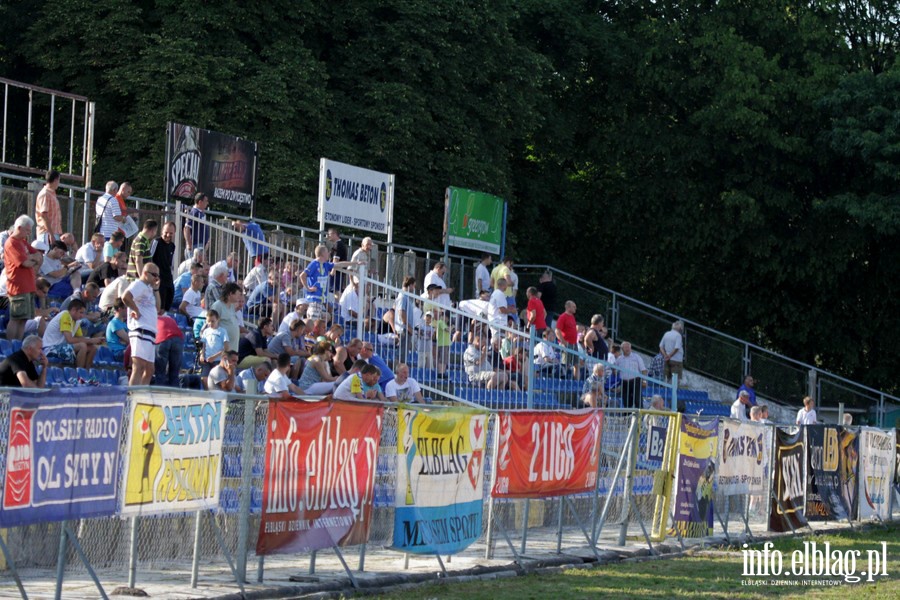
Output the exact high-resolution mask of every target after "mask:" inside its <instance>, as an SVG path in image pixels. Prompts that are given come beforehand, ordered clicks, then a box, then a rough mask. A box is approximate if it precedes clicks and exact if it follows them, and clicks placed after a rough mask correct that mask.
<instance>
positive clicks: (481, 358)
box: [463, 336, 507, 390]
mask: <svg viewBox="0 0 900 600" xmlns="http://www.w3.org/2000/svg"><path fill="white" fill-rule="evenodd" d="M488 350H489V346H488V345H487V344H482V342H481V336H475V337H474V338H472V343H471V344H469V346H468V347H467V348H466V351H465V352H464V353H463V363H464V364H465V367H466V375H467V376H468V378H469V383H475V384H484V385H485V387H486V388H487V389H489V390H496V389H503V388H504V387H506V381H507V377H506V373H505V372H503V371H494V369H493V368H491V363H490V361H489V360H488Z"/></svg>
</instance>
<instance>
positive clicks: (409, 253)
mask: <svg viewBox="0 0 900 600" xmlns="http://www.w3.org/2000/svg"><path fill="white" fill-rule="evenodd" d="M4 180H9V181H11V182H13V183H14V185H13V186H12V187H10V186H4ZM29 182H31V183H36V182H37V180H35V179H33V178H28V177H24V176H21V175H11V174H0V210H2V212H3V213H4V214H16V211H17V210H21V209H22V208H23V207H24V208H26V209H27V210H28V212H32V213H33V209H34V194H36V193H37V188H36V189H34V190H33V191H32V192H23V191H22V190H21V186H22V185H23V184H27V183H29ZM60 188H61V189H62V190H63V191H62V192H60V201H61V204H62V205H63V206H62V209H63V214H64V215H68V221H67V223H68V227H67V230H69V231H77V230H78V229H79V227H80V228H81V229H82V231H83V234H84V235H83V237H84V239H86V237H87V236H86V234H87V230H88V226H89V224H91V223H93V216H88V215H93V205H94V201H95V200H96V198H97V197H99V196H100V195H101V194H102V192H101V191H99V190H85V189H84V188H80V187H77V186H70V185H65V184H64V185H61V186H60ZM29 194H30V195H29ZM130 201H131V202H133V203H134V205H135V207H136V208H137V210H138V211H140V212H141V214H146V215H156V216H160V215H170V216H172V215H174V212H175V208H174V205H173V204H168V205H166V203H164V202H160V201H158V200H151V199H147V198H141V197H135V196H133V197H132V198H131V199H130ZM85 202H87V206H86V205H85ZM7 210H8V211H9V212H7ZM19 214H21V213H19ZM207 214H208V217H209V218H210V219H211V221H212V222H218V223H225V222H228V221H232V220H246V219H247V217H246V216H241V215H235V214H231V213H226V212H219V211H208V213H207ZM254 221H255V222H256V223H259V224H260V225H261V226H263V227H264V228H266V236H267V240H269V242H270V243H271V244H272V245H273V246H274V247H277V248H283V249H285V251H286V252H287V253H288V254H296V255H299V257H298V258H302V259H304V260H306V259H307V258H308V257H309V256H311V254H312V250H313V248H314V247H315V245H317V244H318V243H319V242H320V240H321V239H322V237H323V233H324V232H320V231H319V230H318V229H316V228H310V227H302V226H297V225H291V224H286V223H279V222H276V221H270V220H266V219H254ZM179 238H180V232H179ZM344 240H345V243H346V244H347V246H348V249H349V251H350V253H351V254H352V252H353V251H354V249H355V248H356V247H358V245H359V242H360V241H361V238H358V237H355V236H350V235H346V234H345V236H344ZM239 245H240V244H239V243H237V242H227V243H223V244H222V245H221V246H222V247H223V248H225V247H239ZM373 254H374V256H373V261H374V264H375V265H376V266H377V267H376V271H375V273H374V276H375V277H376V278H378V279H380V280H383V281H384V282H385V283H386V284H388V285H391V286H394V287H399V286H400V284H401V282H402V278H403V276H404V275H406V274H409V275H413V276H414V277H416V280H417V281H422V280H423V279H424V276H425V274H426V273H427V272H428V271H429V270H430V269H431V267H432V266H433V264H434V263H435V262H437V261H438V260H445V261H446V263H447V268H448V272H447V274H446V276H445V281H447V282H448V285H451V286H454V287H455V288H456V291H455V296H456V298H457V299H458V300H463V299H466V298H471V297H472V296H473V290H474V284H473V281H474V271H475V266H476V265H477V263H478V259H477V258H473V257H467V256H464V255H458V254H451V255H449V256H446V257H445V256H444V255H443V252H442V251H438V250H429V249H427V248H421V247H416V246H410V245H405V244H400V243H394V244H392V245H391V246H390V247H383V248H376V251H375V252H374V253H373ZM219 256H222V255H219ZM298 264H300V263H298ZM517 271H518V273H519V275H520V281H519V292H520V293H521V292H522V291H524V290H525V289H526V288H527V287H528V286H529V285H536V284H537V283H538V278H539V276H540V274H542V273H543V272H545V271H549V272H551V273H552V274H553V280H554V281H555V282H556V284H557V287H558V298H559V301H560V302H563V301H565V300H568V299H571V300H575V301H576V302H577V303H578V304H579V305H580V307H581V309H580V310H581V313H582V314H590V313H594V312H599V313H601V314H604V315H605V316H606V321H607V323H608V325H609V328H610V332H611V333H612V336H613V337H614V339H616V340H622V339H627V340H629V341H631V342H632V344H633V345H634V347H635V348H636V349H638V350H640V351H642V352H645V353H647V354H649V355H650V356H653V355H655V354H656V353H657V352H658V344H659V339H660V337H661V336H662V334H663V333H664V332H665V331H667V330H668V329H669V327H670V326H671V323H672V321H674V320H677V319H680V320H682V321H683V322H684V323H685V325H686V331H685V349H686V357H687V362H686V365H685V366H686V368H687V369H688V370H689V371H690V372H694V373H697V374H699V375H702V376H704V377H707V378H709V379H711V380H713V381H716V382H719V383H723V384H726V385H729V386H733V387H737V386H738V385H740V384H741V382H742V380H743V378H744V377H745V376H746V375H753V376H754V377H755V378H756V379H757V393H758V394H759V395H760V396H761V397H764V398H767V399H770V400H775V401H781V402H784V403H787V404H795V405H796V404H798V403H799V401H800V399H801V398H802V397H803V396H805V395H812V396H814V397H815V398H816V401H817V404H818V405H819V406H820V407H822V408H824V409H826V411H834V410H837V408H838V406H839V405H840V404H844V406H845V407H846V408H848V409H851V410H856V411H869V412H870V413H874V414H870V417H869V418H870V420H871V421H873V422H874V423H875V424H878V425H882V424H883V421H884V415H885V413H886V412H887V411H889V410H891V406H890V405H894V406H900V397H898V396H896V395H893V394H889V393H886V392H883V391H881V390H877V389H875V388H872V387H869V386H866V385H863V384H860V383H857V382H854V381H852V380H850V379H847V378H845V377H841V376H839V375H836V374H833V373H830V372H828V371H825V370H823V369H821V368H819V367H816V366H814V365H809V364H807V363H803V362H801V361H797V360H794V359H791V358H789V357H786V356H783V355H781V354H778V353H777V352H773V351H771V350H768V349H766V348H763V347H761V346H759V345H757V344H754V343H752V342H748V341H746V340H742V339H740V338H737V337H735V336H732V335H729V334H726V333H723V332H721V331H718V330H716V329H713V328H710V327H706V326H704V325H702V324H700V323H697V322H695V321H691V320H689V319H685V318H684V317H681V316H679V315H676V314H674V313H671V312H669V311H665V310H662V309H659V308H657V307H654V306H652V305H650V304H647V303H645V302H642V301H640V300H637V299H635V298H631V297H629V296H626V295H624V294H621V293H618V292H616V291H614V290H611V289H609V288H606V287H603V286H601V285H598V284H596V283H594V282H591V281H588V280H586V279H584V278H581V277H577V276H575V275H572V274H570V273H566V272H564V271H561V270H559V269H556V268H554V267H552V266H549V265H518V266H517ZM520 297H521V296H520ZM557 308H559V307H557ZM727 400H730V398H729V399H727Z"/></svg>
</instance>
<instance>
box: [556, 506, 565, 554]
mask: <svg viewBox="0 0 900 600" xmlns="http://www.w3.org/2000/svg"><path fill="white" fill-rule="evenodd" d="M565 498H566V497H565V496H560V497H559V498H558V500H559V515H558V522H557V524H556V553H557V554H562V533H563V501H564V500H565Z"/></svg>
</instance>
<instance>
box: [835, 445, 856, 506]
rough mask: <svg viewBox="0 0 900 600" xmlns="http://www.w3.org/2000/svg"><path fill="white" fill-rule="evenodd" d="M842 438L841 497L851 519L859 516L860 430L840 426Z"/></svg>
mask: <svg viewBox="0 0 900 600" xmlns="http://www.w3.org/2000/svg"><path fill="white" fill-rule="evenodd" d="M838 438H839V439H840V440H841V458H840V460H841V466H840V478H841V498H842V499H843V501H844V507H845V509H846V510H847V514H848V515H849V516H850V518H851V519H856V518H857V511H858V510H859V430H858V429H857V428H855V427H854V428H849V427H838Z"/></svg>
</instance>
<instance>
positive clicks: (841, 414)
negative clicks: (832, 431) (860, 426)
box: [837, 402, 844, 425]
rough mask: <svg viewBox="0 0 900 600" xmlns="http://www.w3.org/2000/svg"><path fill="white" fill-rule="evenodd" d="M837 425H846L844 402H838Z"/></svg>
mask: <svg viewBox="0 0 900 600" xmlns="http://www.w3.org/2000/svg"><path fill="white" fill-rule="evenodd" d="M837 424H838V425H843V424H844V403H843V402H838V417H837Z"/></svg>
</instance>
